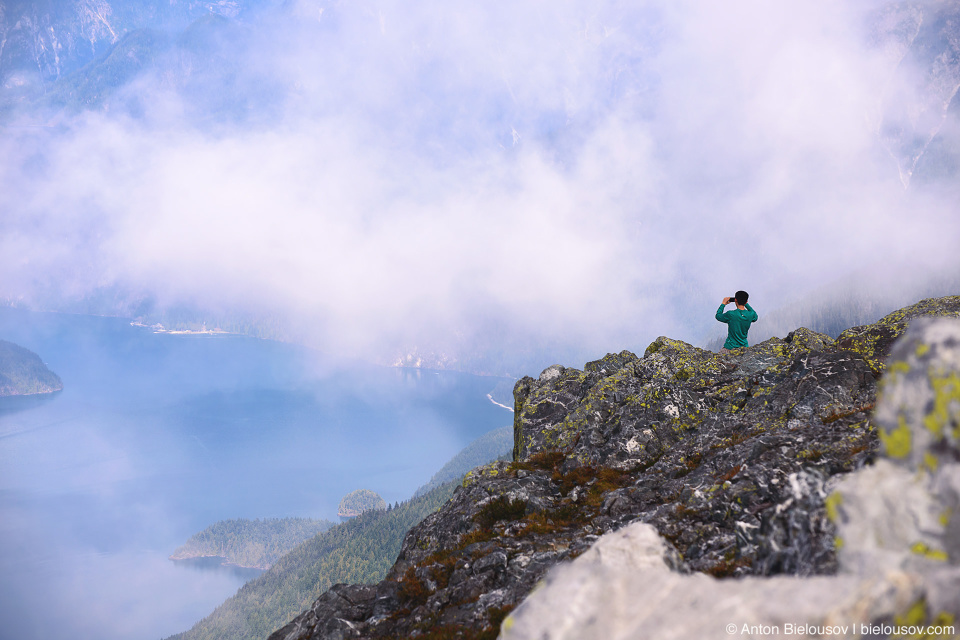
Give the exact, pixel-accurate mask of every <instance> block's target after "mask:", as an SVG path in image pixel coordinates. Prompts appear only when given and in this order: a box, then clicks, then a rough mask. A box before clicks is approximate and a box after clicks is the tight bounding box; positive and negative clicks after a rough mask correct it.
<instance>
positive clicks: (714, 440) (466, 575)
mask: <svg viewBox="0 0 960 640" xmlns="http://www.w3.org/2000/svg"><path fill="white" fill-rule="evenodd" d="M931 315H942V316H952V317H960V297H952V298H941V299H937V300H926V301H923V302H921V303H918V304H917V305H914V306H912V307H908V308H906V309H902V310H900V311H898V312H896V313H894V314H891V315H890V316H887V317H886V318H884V319H883V320H881V321H880V322H878V323H876V324H874V325H868V326H865V327H857V328H854V329H851V330H849V331H847V332H844V333H843V334H841V335H840V336H839V338H838V339H837V340H836V341H834V340H833V339H831V338H829V337H828V336H825V335H821V334H817V333H814V332H811V331H808V330H805V329H798V330H797V331H795V332H793V333H791V334H790V335H788V336H787V337H786V338H784V339H778V338H772V339H770V340H767V341H766V342H763V343H761V344H759V345H756V346H754V347H749V348H745V349H739V350H736V351H734V352H733V353H730V354H716V353H711V352H708V351H704V350H702V349H697V348H695V347H692V346H690V345H688V344H685V343H683V342H680V341H676V340H671V339H668V338H658V339H657V340H656V341H655V342H653V343H652V344H651V345H650V346H649V347H648V348H647V350H646V352H645V353H644V355H643V357H637V356H636V355H634V354H631V353H629V352H622V353H620V354H610V355H608V356H606V357H605V358H602V359H601V360H598V361H595V362H591V363H588V364H587V365H586V366H585V367H584V369H583V370H582V371H581V370H577V369H572V368H565V367H562V366H559V365H555V366H552V367H549V368H548V369H546V370H545V371H544V372H543V373H542V374H541V375H540V376H539V378H538V379H536V380H535V379H533V378H529V377H528V378H523V379H521V380H520V381H519V382H518V383H517V385H516V387H515V391H514V394H515V400H516V412H515V423H514V459H513V461H512V462H497V463H493V464H491V465H487V466H485V467H481V468H479V469H476V470H474V471H473V472H471V473H470V474H468V475H467V477H466V479H465V480H464V483H463V486H462V487H461V488H460V489H458V490H457V491H456V493H455V494H454V496H453V498H452V499H451V500H450V502H448V503H447V504H446V505H445V506H444V507H443V508H442V509H441V510H440V511H439V512H438V513H436V514H434V515H432V516H430V517H428V518H426V519H425V520H424V521H423V522H422V523H421V524H420V525H418V526H417V527H415V528H414V529H412V530H411V531H410V533H409V534H408V535H407V537H406V539H405V540H404V544H403V548H402V550H401V552H400V555H399V557H398V559H397V562H396V564H395V565H394V567H393V568H392V569H391V571H390V573H389V574H388V576H387V578H386V579H385V580H384V581H383V582H381V583H380V584H378V585H365V586H352V587H351V586H345V585H338V586H336V587H334V588H332V589H331V590H330V591H329V592H327V593H326V594H324V595H323V596H322V597H321V598H320V599H319V600H318V601H317V602H316V603H315V605H314V606H313V607H312V608H311V609H310V610H309V611H307V612H304V613H303V614H302V615H301V616H299V617H298V618H297V619H295V620H294V621H293V622H291V623H290V624H289V625H287V626H286V627H284V628H283V629H281V630H279V631H278V632H276V633H275V634H274V635H273V636H271V639H272V640H294V639H306V638H311V639H319V638H348V637H413V636H420V637H425V638H429V637H437V638H439V637H463V638H480V637H489V638H493V637H496V635H497V634H498V632H499V626H500V623H501V621H502V620H503V618H504V616H505V615H507V613H508V612H509V611H511V610H512V609H513V607H515V606H516V605H517V604H518V603H519V602H521V601H522V600H523V599H524V598H525V597H526V596H527V594H528V593H530V592H531V591H532V590H533V588H534V586H535V585H536V584H537V583H538V582H540V581H541V580H542V579H543V578H544V576H545V575H546V574H547V572H548V571H549V570H550V569H551V568H553V567H554V566H556V565H558V564H560V563H562V562H564V561H567V560H573V559H575V558H577V557H578V556H581V555H582V554H584V553H585V552H587V550H588V549H590V547H591V546H592V545H593V544H594V543H595V542H596V541H597V540H598V539H600V538H601V536H603V535H604V534H607V533H610V532H614V531H618V530H624V531H625V533H624V535H633V534H628V533H626V532H629V531H635V528H630V529H625V528H626V527H628V526H629V525H632V524H634V523H644V524H646V525H649V526H650V527H651V529H649V530H647V533H646V534H642V535H644V536H645V537H644V538H643V539H644V540H647V542H644V543H643V544H644V545H646V546H647V547H649V548H654V547H655V548H656V553H654V557H653V559H652V560H651V559H650V558H651V556H650V554H649V553H646V552H645V554H641V556H638V558H639V559H637V560H636V561H637V562H640V563H641V564H643V563H647V564H650V563H652V564H653V565H656V566H660V565H663V567H664V569H663V571H664V572H665V575H668V576H680V577H682V576H681V574H689V573H693V574H697V573H699V574H703V575H701V576H699V577H695V580H699V581H700V582H703V581H704V580H707V581H710V580H714V579H718V578H726V577H731V576H750V575H753V576H773V575H788V576H814V575H832V574H835V573H836V572H837V570H838V556H837V551H836V545H835V539H836V537H837V536H838V529H837V526H838V524H837V522H835V521H834V520H831V518H830V517H828V513H829V512H830V510H829V509H828V508H827V506H828V504H829V503H828V502H827V501H826V498H827V496H828V495H830V494H831V491H833V490H834V489H835V488H836V487H837V485H838V484H839V483H840V481H841V479H842V478H843V477H844V476H845V475H847V474H849V473H850V472H852V471H855V470H859V469H863V468H864V467H865V466H866V465H868V464H869V463H871V462H872V461H873V460H874V458H875V456H876V452H877V450H878V447H879V443H880V441H881V439H880V438H878V435H877V433H878V432H877V427H876V425H875V422H874V418H873V410H874V405H875V402H876V397H877V391H876V388H877V384H876V383H877V379H878V377H879V376H880V374H881V373H882V372H883V371H884V370H885V365H884V362H885V359H886V356H887V355H888V354H889V349H890V346H891V344H892V343H893V341H894V340H896V338H898V337H899V336H900V335H901V334H902V333H903V332H904V330H905V329H906V326H907V324H908V322H909V321H910V320H912V319H913V318H916V317H920V316H931ZM883 433H884V434H886V431H884V432H883ZM892 433H894V435H889V437H888V435H884V436H883V441H884V442H887V441H888V440H889V441H891V442H899V440H898V438H900V439H902V436H898V435H895V433H896V432H892ZM834 506H835V505H834ZM653 531H655V532H656V535H657V537H656V538H653V537H650V536H651V535H652V533H651V532H653ZM840 535H842V534H840ZM606 544H607V543H604V545H606ZM657 545H659V546H657ZM931 548H933V547H931ZM600 549H603V547H600ZM597 553H600V552H597V551H595V552H591V554H592V555H590V554H588V555H587V556H585V560H584V561H585V562H589V558H590V557H594V556H596V555H597ZM625 553H626V552H625ZM629 553H632V552H629ZM600 555H601V556H602V555H603V554H602V553H600ZM631 557H632V556H631ZM630 562H633V560H630ZM657 563H659V565H657ZM708 576H709V577H708ZM823 579H825V578H823ZM831 579H833V578H831ZM816 580H821V578H817V579H816ZM725 584H736V583H732V582H728V583H725ZM671 606H672V605H671Z"/></svg>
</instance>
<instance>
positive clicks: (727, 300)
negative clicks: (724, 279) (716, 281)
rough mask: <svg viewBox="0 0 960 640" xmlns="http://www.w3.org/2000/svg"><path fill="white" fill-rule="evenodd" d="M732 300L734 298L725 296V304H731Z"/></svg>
mask: <svg viewBox="0 0 960 640" xmlns="http://www.w3.org/2000/svg"><path fill="white" fill-rule="evenodd" d="M731 300H733V298H730V297H727V298H724V299H723V304H730V301H731Z"/></svg>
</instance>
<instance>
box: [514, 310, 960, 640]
mask: <svg viewBox="0 0 960 640" xmlns="http://www.w3.org/2000/svg"><path fill="white" fill-rule="evenodd" d="M874 419H875V421H876V424H877V428H878V433H879V435H880V441H881V453H882V458H881V459H880V460H878V461H877V462H876V464H874V465H872V466H869V467H867V468H864V469H862V470H859V471H857V472H855V473H852V474H849V475H847V476H846V477H844V478H843V479H842V480H841V481H840V482H839V484H838V485H837V487H836V489H835V491H834V492H833V493H831V494H830V495H829V496H828V498H827V501H826V504H827V512H828V515H829V516H830V519H831V520H832V521H833V522H834V523H835V524H836V527H837V534H838V535H837V538H836V545H835V546H836V547H837V549H838V559H839V568H840V571H839V575H836V576H829V577H828V576H820V577H814V578H797V577H785V576H778V577H775V578H761V577H749V578H746V579H743V580H735V581H722V580H717V579H716V578H713V577H711V576H709V575H705V574H702V573H699V574H694V575H682V574H680V573H678V572H676V571H671V569H670V565H671V560H670V555H669V545H668V544H666V543H665V542H664V540H663V539H662V538H661V536H660V535H658V533H657V531H656V529H655V528H654V527H653V526H651V525H649V524H645V523H635V524H632V525H629V526H627V527H624V528H623V529H620V530H619V531H617V532H615V533H612V534H609V535H606V536H603V537H602V538H600V540H598V541H597V543H596V544H594V546H593V547H591V548H590V550H589V551H588V552H587V553H585V554H584V555H583V556H581V557H580V558H578V559H576V560H575V561H574V562H573V563H571V564H567V565H564V566H561V567H557V568H556V569H554V570H553V571H551V572H550V574H549V576H548V578H547V580H546V585H545V587H544V588H542V589H540V590H538V591H537V592H536V593H534V594H532V595H531V596H530V597H529V598H528V599H527V600H526V601H525V602H524V603H523V604H522V605H521V606H520V607H519V608H518V609H517V610H516V611H515V612H514V614H512V615H511V616H510V617H509V618H507V619H506V620H505V621H504V623H503V634H502V636H503V638H504V639H505V640H512V639H514V638H517V639H522V638H542V639H543V640H560V639H570V640H573V639H577V640H580V639H583V638H604V639H610V640H616V639H627V638H671V637H673V638H729V637H738V636H747V637H760V636H763V635H774V636H794V637H823V636H826V635H840V636H843V637H849V638H854V637H864V636H866V637H876V636H881V637H889V636H891V635H893V636H898V637H925V638H936V637H943V638H952V637H960V634H958V625H957V620H958V618H960V321H958V320H922V321H919V322H918V323H917V324H916V325H914V326H913V327H911V329H910V331H909V332H908V333H907V335H906V336H905V337H904V338H903V339H902V340H901V341H900V342H899V343H898V344H897V346H896V348H895V349H894V351H893V354H892V356H891V359H890V364H889V366H888V367H887V372H886V375H885V377H884V379H883V383H882V387H881V394H880V400H879V403H878V407H877V409H876V412H875V418H874ZM570 603H576V606H570Z"/></svg>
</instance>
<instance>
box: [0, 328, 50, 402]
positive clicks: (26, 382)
mask: <svg viewBox="0 0 960 640" xmlns="http://www.w3.org/2000/svg"><path fill="white" fill-rule="evenodd" d="M61 389H63V382H62V381H61V380H60V376H58V375H57V374H55V373H54V372H53V371H50V369H48V368H47V365H45V364H44V363H43V360H41V359H40V356H38V355H37V354H35V353H34V352H33V351H30V350H29V349H25V348H24V347H21V346H20V345H16V344H13V343H12V342H7V341H6V340H0V396H28V395H36V394H40V393H53V392H54V391H60V390H61Z"/></svg>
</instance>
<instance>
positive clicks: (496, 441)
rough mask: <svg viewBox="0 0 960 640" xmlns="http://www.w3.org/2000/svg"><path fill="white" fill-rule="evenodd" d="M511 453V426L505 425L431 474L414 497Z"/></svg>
mask: <svg viewBox="0 0 960 640" xmlns="http://www.w3.org/2000/svg"><path fill="white" fill-rule="evenodd" d="M511 451H513V425H507V426H505V427H500V428H499V429H494V430H493V431H491V432H489V433H486V434H484V435H482V436H480V437H479V438H477V439H476V440H474V441H473V442H471V443H470V444H468V445H467V446H466V448H465V449H464V450H463V451H461V452H460V453H458V454H457V455H455V456H454V457H453V459H452V460H450V461H449V462H448V463H447V464H445V465H443V467H441V469H440V471H437V472H436V473H435V474H433V477H432V478H430V482H428V483H427V484H425V485H423V486H422V487H420V488H419V489H417V492H416V493H415V494H413V495H414V497H417V496H421V495H423V494H425V493H427V492H429V491H432V490H433V489H435V488H437V487H439V486H440V485H442V484H444V483H447V482H450V481H451V480H455V479H457V478H460V477H462V476H463V475H464V474H466V473H467V472H468V471H470V470H471V469H474V468H476V467H479V466H481V465H484V464H487V463H488V462H491V461H493V460H499V459H505V456H509V455H510V452H511Z"/></svg>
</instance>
